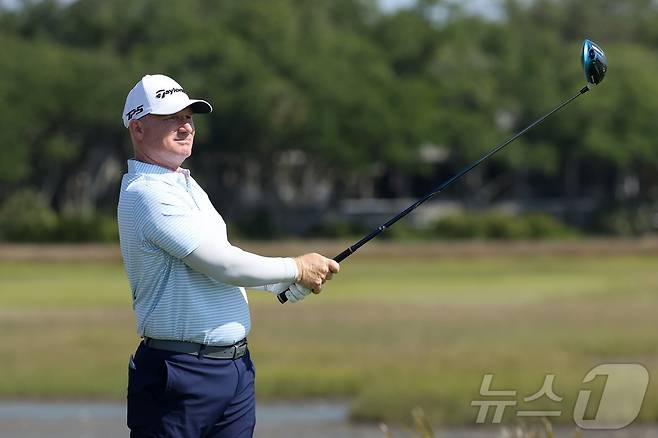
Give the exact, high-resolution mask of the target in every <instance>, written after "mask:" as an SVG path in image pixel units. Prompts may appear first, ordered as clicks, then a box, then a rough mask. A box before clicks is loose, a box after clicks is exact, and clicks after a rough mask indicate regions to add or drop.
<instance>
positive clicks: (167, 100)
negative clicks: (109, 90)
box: [122, 75, 212, 128]
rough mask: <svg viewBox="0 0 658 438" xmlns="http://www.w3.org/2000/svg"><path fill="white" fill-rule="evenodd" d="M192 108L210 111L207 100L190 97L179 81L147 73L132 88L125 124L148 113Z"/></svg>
mask: <svg viewBox="0 0 658 438" xmlns="http://www.w3.org/2000/svg"><path fill="white" fill-rule="evenodd" d="M188 106H189V107H190V108H192V111H194V112H195V113H209V112H211V111H212V106H211V105H210V104H209V103H208V102H206V101H205V100H198V99H190V98H189V96H188V95H187V93H185V90H183V87H181V86H180V84H179V83H178V82H176V81H175V80H173V79H172V78H170V77H169V76H165V75H146V76H144V77H143V78H142V79H141V80H140V81H139V82H137V84H136V85H135V86H134V87H133V89H132V90H130V93H128V97H126V104H125V105H124V107H123V115H122V118H123V125H124V126H125V127H126V128H127V127H128V123H129V122H130V121H131V120H133V119H140V118H142V117H144V116H145V115H147V114H158V115H167V114H175V113H177V112H178V111H180V110H182V109H184V108H187V107H188Z"/></svg>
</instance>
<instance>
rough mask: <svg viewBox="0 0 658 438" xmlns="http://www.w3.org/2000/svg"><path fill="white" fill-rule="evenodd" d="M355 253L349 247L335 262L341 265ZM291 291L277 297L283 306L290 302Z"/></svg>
mask: <svg viewBox="0 0 658 438" xmlns="http://www.w3.org/2000/svg"><path fill="white" fill-rule="evenodd" d="M353 252H354V251H352V247H349V248H347V249H346V250H345V251H343V252H341V253H340V254H338V255H337V256H336V257H334V261H336V262H337V263H340V262H342V261H343V260H345V259H346V258H348V257H349V256H350V254H352V253H353ZM289 290H290V289H286V290H284V291H283V292H281V293H280V294H278V295H277V296H276V298H277V299H278V300H279V302H280V303H281V304H285V303H286V301H288V297H287V296H286V292H288V291H289Z"/></svg>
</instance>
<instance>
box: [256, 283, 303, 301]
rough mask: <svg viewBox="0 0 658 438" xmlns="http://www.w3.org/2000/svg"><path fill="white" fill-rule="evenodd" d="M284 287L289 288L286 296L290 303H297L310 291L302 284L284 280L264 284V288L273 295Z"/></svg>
mask: <svg viewBox="0 0 658 438" xmlns="http://www.w3.org/2000/svg"><path fill="white" fill-rule="evenodd" d="M286 289H290V290H288V292H286V296H287V297H288V301H289V302H291V303H297V302H299V301H301V300H303V299H304V298H306V296H307V295H308V294H310V293H311V290H310V289H306V288H305V287H304V286H302V285H300V284H297V283H287V282H284V283H276V284H268V285H266V286H265V290H267V291H269V292H272V293H273V294H274V295H278V294H280V293H281V292H283V291H285V290H286Z"/></svg>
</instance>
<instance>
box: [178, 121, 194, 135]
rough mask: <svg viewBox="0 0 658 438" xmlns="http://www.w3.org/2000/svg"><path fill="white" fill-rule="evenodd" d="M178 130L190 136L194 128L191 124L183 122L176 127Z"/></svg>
mask: <svg viewBox="0 0 658 438" xmlns="http://www.w3.org/2000/svg"><path fill="white" fill-rule="evenodd" d="M178 130H179V131H185V132H187V133H188V134H191V133H192V132H194V126H193V125H192V122H185V123H183V124H182V125H180V126H179V127H178Z"/></svg>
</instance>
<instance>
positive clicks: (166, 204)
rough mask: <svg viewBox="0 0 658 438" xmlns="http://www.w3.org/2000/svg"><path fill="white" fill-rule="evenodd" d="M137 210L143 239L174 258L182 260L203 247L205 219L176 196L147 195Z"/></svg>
mask: <svg viewBox="0 0 658 438" xmlns="http://www.w3.org/2000/svg"><path fill="white" fill-rule="evenodd" d="M135 210H136V211H135V216H136V217H137V219H138V220H137V225H138V226H139V227H140V228H141V230H142V234H143V236H144V239H145V240H146V241H148V242H150V243H151V244H153V245H155V246H157V247H159V248H162V249H163V250H164V251H166V252H167V253H169V254H170V255H172V256H173V257H176V258H179V259H182V258H184V257H185V256H187V255H188V254H190V253H191V252H192V251H194V250H195V249H196V248H197V247H198V246H199V245H200V243H201V239H202V234H201V233H202V224H203V222H204V220H203V216H202V214H201V212H200V211H199V210H197V209H194V208H191V207H190V206H189V205H187V204H186V202H185V200H184V199H182V197H180V196H178V195H177V194H176V193H175V192H160V193H158V195H157V196H155V195H153V194H152V193H151V192H148V191H144V192H142V193H140V195H139V196H138V198H137V201H136V203H135Z"/></svg>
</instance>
